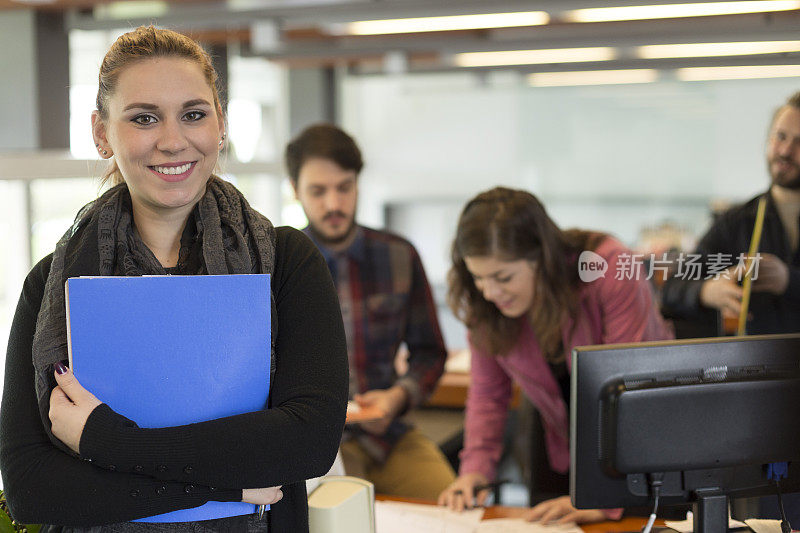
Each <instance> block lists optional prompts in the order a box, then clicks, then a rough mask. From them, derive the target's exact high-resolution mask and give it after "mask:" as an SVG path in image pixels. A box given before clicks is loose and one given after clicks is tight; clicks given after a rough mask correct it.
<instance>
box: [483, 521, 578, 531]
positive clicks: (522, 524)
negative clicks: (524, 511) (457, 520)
mask: <svg viewBox="0 0 800 533" xmlns="http://www.w3.org/2000/svg"><path fill="white" fill-rule="evenodd" d="M475 533H583V530H582V529H581V528H579V527H578V526H577V525H575V524H573V523H570V524H539V523H537V522H528V521H527V520H523V519H522V518H492V519H490V520H484V521H483V522H481V523H480V524H479V525H478V528H477V529H476V530H475Z"/></svg>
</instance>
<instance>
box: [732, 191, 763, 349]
mask: <svg viewBox="0 0 800 533" xmlns="http://www.w3.org/2000/svg"><path fill="white" fill-rule="evenodd" d="M766 212H767V197H766V196H762V197H761V199H760V200H759V201H758V211H757V212H756V223H755V225H754V226H753V236H752V237H751V238H750V249H749V250H748V251H747V262H746V265H747V266H746V269H745V271H744V282H743V283H742V309H741V311H739V327H738V328H737V329H736V334H737V335H746V334H747V333H746V331H745V328H746V326H747V310H748V308H749V307H750V293H751V292H752V289H753V280H752V279H751V278H750V276H751V270H752V266H753V261H755V255H756V254H757V253H758V247H759V245H760V244H761V230H763V229H764V214H765V213H766Z"/></svg>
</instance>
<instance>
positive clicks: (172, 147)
mask: <svg viewBox="0 0 800 533" xmlns="http://www.w3.org/2000/svg"><path fill="white" fill-rule="evenodd" d="M92 131H93V136H94V142H95V145H96V147H97V150H98V152H99V154H100V155H101V157H103V158H106V159H110V160H111V164H110V166H109V170H108V172H107V173H106V178H107V179H110V181H111V182H112V184H113V185H114V186H113V187H112V188H111V189H110V190H109V191H107V192H106V193H104V194H103V195H102V196H101V197H100V198H98V199H97V200H95V201H94V202H92V203H90V204H88V205H87V206H85V207H84V208H83V209H82V210H81V211H80V212H79V213H78V216H77V217H76V220H75V223H74V224H73V226H72V228H70V230H69V231H67V233H66V234H65V235H64V236H63V237H62V238H61V240H60V241H59V243H58V244H57V246H56V249H55V251H54V252H53V253H52V254H50V255H49V256H47V257H45V258H44V259H43V260H42V261H41V262H39V264H38V265H36V266H35V267H34V268H33V270H32V271H31V273H30V274H29V275H28V277H27V279H26V281H25V285H24V287H23V291H22V296H21V297H20V302H19V305H18V307H17V314H16V316H15V318H14V322H13V325H12V329H11V334H10V336H9V347H8V356H7V361H6V374H5V388H4V391H3V403H2V409H0V467H1V468H0V470H2V475H3V483H4V488H5V491H6V492H5V494H6V496H7V498H8V504H9V507H10V509H11V512H12V514H13V516H14V517H15V519H17V520H18V521H20V522H28V523H45V524H48V525H46V526H45V527H44V528H43V531H63V530H64V529H63V528H64V527H65V526H68V528H67V529H68V530H69V531H71V532H81V531H91V532H92V533H99V532H106V531H109V532H111V531H113V532H124V531H148V530H158V531H163V530H164V528H167V529H169V530H177V531H182V530H183V531H197V530H202V531H247V532H256V531H258V532H263V531H267V530H268V529H270V530H272V531H301V532H302V531H307V530H308V511H307V501H306V493H305V483H304V480H305V479H307V478H312V477H316V476H319V475H322V474H324V473H325V472H327V471H328V469H329V468H330V465H331V464H332V462H333V459H334V457H335V455H336V451H337V448H338V444H339V440H340V438H341V432H342V427H343V425H344V416H345V406H346V401H347V352H346V347H345V338H344V332H343V329H342V322H341V315H340V311H339V305H338V302H337V298H336V293H335V289H334V287H333V283H332V281H331V279H330V274H329V272H328V268H327V266H326V264H325V261H324V259H322V256H321V255H320V253H319V252H318V251H317V249H316V247H315V246H314V245H313V244H312V243H311V242H310V241H309V240H308V239H307V238H306V237H305V236H303V235H302V234H301V233H300V232H297V231H295V230H292V229H290V228H275V227H273V226H272V224H271V222H270V221H269V220H268V219H266V218H265V217H264V216H263V215H261V214H260V213H258V212H256V211H255V210H253V209H252V208H251V207H250V205H249V204H248V202H247V200H246V199H245V198H244V197H243V196H242V194H241V193H240V192H239V191H238V190H237V189H236V188H235V187H233V186H232V185H231V184H229V183H227V182H225V181H223V180H221V179H220V178H218V177H216V176H214V175H213V173H212V172H213V170H214V167H215V165H216V163H217V157H218V153H219V150H220V149H221V148H222V147H223V145H224V138H225V133H224V132H225V121H224V116H223V113H222V106H221V103H220V101H219V96H218V92H217V89H216V73H215V72H214V69H213V67H212V66H211V61H210V59H209V57H208V55H207V54H206V53H205V52H204V51H203V50H202V48H201V47H200V46H199V45H198V44H197V43H196V42H194V41H192V40H191V39H189V38H187V37H185V36H183V35H180V34H178V33H175V32H172V31H169V30H161V29H156V28H154V27H152V26H151V27H147V28H145V27H141V28H138V29H137V30H135V31H133V32H130V33H127V34H125V35H122V36H121V37H120V38H119V39H118V40H117V41H116V42H115V43H114V45H113V46H112V47H111V50H110V51H109V52H108V54H107V55H106V57H105V59H104V61H103V64H102V66H101V69H100V79H99V90H98V95H97V110H96V111H95V112H94V113H93V114H92ZM252 273H259V274H271V276H272V277H271V289H272V297H271V302H272V313H271V314H272V330H273V331H272V341H273V342H272V351H271V353H264V357H265V358H266V357H269V358H270V359H269V360H270V366H271V367H272V369H274V377H273V379H272V380H271V382H270V386H271V389H270V397H269V405H268V406H266V407H268V408H265V409H264V410H261V411H256V412H251V413H244V414H240V415H235V416H229V417H225V418H219V419H216V420H209V421H206V422H200V423H196V424H192V425H188V426H179V427H167V428H158V429H143V428H139V427H138V426H137V425H136V421H135V420H133V421H131V420H127V419H125V418H124V417H122V416H120V415H119V414H117V413H115V412H114V411H113V410H112V409H111V408H110V407H109V406H107V405H105V404H103V403H102V401H103V398H97V397H95V396H94V395H93V394H92V392H91V391H89V390H86V389H85V388H83V387H82V386H81V384H80V383H79V382H78V381H77V380H76V378H75V376H73V374H72V372H71V370H70V369H69V368H67V366H66V365H65V362H66V360H67V351H66V346H65V344H64V339H65V338H66V334H67V331H66V323H65V316H64V302H65V294H64V281H65V280H66V279H67V278H70V277H75V276H142V275H164V274H181V275H215V274H252ZM312 302H313V305H311V303H312ZM165 305H166V304H165ZM125 307H126V305H125V302H119V309H120V313H123V314H124V313H125V312H126V309H125ZM152 312H153V313H159V314H161V313H163V310H162V309H153V310H152ZM159 316H160V315H159ZM176 319H178V320H179V319H180V317H176ZM170 327H171V326H170V324H169V321H168V320H165V324H164V328H165V330H167V331H169V328H170ZM142 355H143V356H146V355H147V354H142ZM219 356H220V357H225V354H219ZM196 370H197V369H193V368H187V369H186V372H187V373H191V372H194V371H196ZM164 386H168V384H165V385H164ZM214 501H236V502H238V501H243V502H247V503H251V504H258V505H267V504H274V505H273V506H272V508H271V510H270V511H269V513H267V515H266V517H265V518H262V517H261V516H259V515H249V516H233V517H225V518H218V519H215V520H206V521H203V522H201V523H170V524H166V525H165V524H151V523H147V522H145V523H133V522H130V521H132V520H135V519H139V518H143V517H151V516H153V515H159V514H163V513H167V512H170V511H175V510H178V509H186V508H191V507H197V506H200V505H203V504H205V503H207V502H214Z"/></svg>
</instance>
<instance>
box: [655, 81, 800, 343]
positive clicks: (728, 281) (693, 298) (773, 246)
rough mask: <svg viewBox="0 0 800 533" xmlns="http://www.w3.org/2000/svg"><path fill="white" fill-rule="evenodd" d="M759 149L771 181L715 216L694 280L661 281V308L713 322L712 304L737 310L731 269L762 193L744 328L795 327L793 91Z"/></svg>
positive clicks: (799, 127) (798, 187)
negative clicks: (714, 271) (722, 267)
mask: <svg viewBox="0 0 800 533" xmlns="http://www.w3.org/2000/svg"><path fill="white" fill-rule="evenodd" d="M766 156H767V168H768V170H769V173H770V176H771V178H772V184H771V186H770V188H769V189H768V190H767V191H766V192H765V193H763V194H759V195H758V196H756V197H755V198H753V199H751V200H750V201H748V202H747V203H745V204H743V205H739V206H736V207H733V208H731V209H730V210H728V211H727V212H725V213H723V214H722V215H720V216H719V217H718V218H717V219H716V221H715V222H714V224H713V225H712V226H711V228H710V229H709V230H708V232H707V233H706V234H705V235H704V236H703V238H702V239H701V240H700V242H699V244H698V246H697V250H696V253H697V254H700V255H701V256H702V264H703V266H704V270H703V275H702V276H694V277H693V279H686V278H685V277H681V276H679V275H676V276H674V277H672V278H671V279H669V280H668V281H667V282H666V283H665V285H664V288H663V291H662V305H663V307H664V311H665V314H667V315H669V316H673V317H678V318H683V319H687V320H695V321H697V320H712V321H713V320H715V319H716V316H717V313H716V311H719V312H720V313H721V314H722V316H723V317H732V318H735V317H738V316H739V311H740V309H741V300H742V287H741V285H740V284H739V281H740V277H741V276H739V275H738V272H737V273H734V272H733V270H732V269H733V268H734V267H735V266H736V264H737V262H738V258H739V257H740V256H741V254H746V253H747V251H748V249H749V247H750V240H751V238H752V235H753V227H754V225H755V219H756V210H757V207H758V202H759V199H760V198H761V197H766V200H767V206H766V216H765V218H764V229H763V233H762V236H761V243H760V247H759V252H760V254H761V257H760V260H759V261H758V264H757V271H756V270H753V274H754V277H755V279H754V281H753V293H752V296H751V299H750V307H749V316H750V318H749V319H748V322H747V333H748V334H767V333H793V332H798V331H800V254H798V235H799V234H800V92H798V93H795V94H794V95H792V96H791V97H790V98H789V100H788V101H787V102H786V103H785V104H784V105H783V106H781V107H780V108H779V109H778V110H777V111H776V113H775V115H774V116H773V120H772V125H771V127H770V130H769V138H768V140H767V150H766ZM714 262H717V263H719V262H724V263H725V264H726V266H727V265H730V266H731V269H730V270H728V271H727V272H726V275H720V276H709V270H708V267H709V265H711V264H712V263H714ZM698 277H699V279H696V278H698ZM706 278H708V279H706Z"/></svg>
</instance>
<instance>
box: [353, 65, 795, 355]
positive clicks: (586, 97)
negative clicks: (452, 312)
mask: <svg viewBox="0 0 800 533" xmlns="http://www.w3.org/2000/svg"><path fill="white" fill-rule="evenodd" d="M796 90H800V80H798V79H796V78H794V79H793V78H783V79H773V80H741V81H717V82H679V81H664V82H658V83H652V84H643V85H617V86H614V85H607V86H589V87H559V88H555V87H554V88H533V87H529V86H527V85H525V84H524V79H523V78H522V77H521V76H519V75H516V74H513V73H505V74H503V73H498V74H492V75H478V74H475V73H468V72H464V73H455V74H452V73H451V74H429V75H413V76H381V77H378V76H373V77H368V76H362V77H354V76H351V77H347V78H345V79H343V80H342V81H341V91H340V92H341V109H342V125H343V127H344V128H345V129H347V130H348V131H349V132H350V133H352V134H353V135H354V136H355V138H356V140H357V141H358V142H359V144H360V145H361V148H362V151H363V153H364V157H365V161H366V166H365V169H364V172H363V174H362V177H361V182H360V186H359V187H360V195H361V196H360V198H361V201H360V205H359V217H360V219H361V221H362V222H364V223H367V224H372V225H375V226H382V225H383V224H384V223H385V222H387V221H385V220H384V207H385V206H386V205H389V206H390V209H389V213H390V220H389V221H388V222H389V223H390V224H391V226H392V229H394V230H396V231H398V232H400V233H402V234H404V235H406V236H407V237H408V238H409V239H410V240H411V241H412V242H414V243H415V244H416V245H417V247H418V248H419V250H420V254H421V255H422V258H423V261H424V263H425V266H426V269H427V271H428V276H429V278H430V280H431V282H432V284H434V286H435V288H436V293H437V296H438V298H437V299H438V300H439V303H440V305H441V304H443V299H442V296H443V294H444V289H445V287H444V284H445V274H446V271H447V269H448V268H449V262H448V261H449V260H448V253H449V246H450V243H451V241H452V236H453V232H454V229H455V224H456V219H457V217H458V214H459V212H460V208H461V206H463V204H464V202H465V201H466V200H467V199H468V198H470V197H471V196H473V195H474V194H475V193H477V192H479V191H481V190H485V189H488V188H491V187H493V186H496V185H507V186H512V187H518V188H524V189H528V190H530V191H532V192H534V193H535V194H537V195H538V196H539V197H540V198H541V199H542V200H543V201H544V203H545V205H546V206H547V208H548V211H549V212H550V214H551V216H552V217H553V218H554V219H555V220H556V222H557V223H558V224H559V225H561V226H562V227H585V228H593V229H599V230H603V231H607V232H610V233H612V234H615V235H617V236H618V237H619V238H620V239H622V240H623V241H624V242H626V243H627V244H629V245H635V244H636V242H637V241H638V240H639V238H640V234H641V231H642V229H644V228H646V227H652V226H654V225H657V224H660V223H663V222H665V221H672V222H674V223H675V224H677V225H679V226H682V227H683V228H685V229H686V231H687V232H690V233H692V234H694V235H700V234H702V233H703V232H704V231H705V229H706V227H707V225H708V223H709V221H710V215H709V204H710V203H711V202H712V201H716V200H726V201H740V200H743V199H746V198H748V197H749V196H751V195H754V194H756V193H758V192H759V191H762V190H765V189H766V188H767V186H768V182H769V178H768V175H767V172H766V165H765V162H764V146H765V144H764V143H765V139H766V132H767V128H768V125H769V121H770V118H771V116H772V112H773V111H774V109H775V108H776V107H777V106H778V105H780V104H781V103H782V102H783V101H784V100H785V99H786V98H787V97H788V96H789V95H790V94H792V93H793V92H794V91H796ZM441 310H442V313H440V314H441V315H443V316H444V319H443V320H444V322H445V323H450V322H451V321H450V318H451V317H448V316H446V315H447V312H446V311H445V310H444V309H443V308H442V309H441ZM445 329H446V331H445V335H446V337H450V339H453V342H455V343H456V344H459V343H461V342H462V341H461V340H460V339H461V338H462V336H463V331H461V330H460V329H458V327H454V328H451V327H450V326H448V325H446V326H445ZM453 347H458V346H453Z"/></svg>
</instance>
